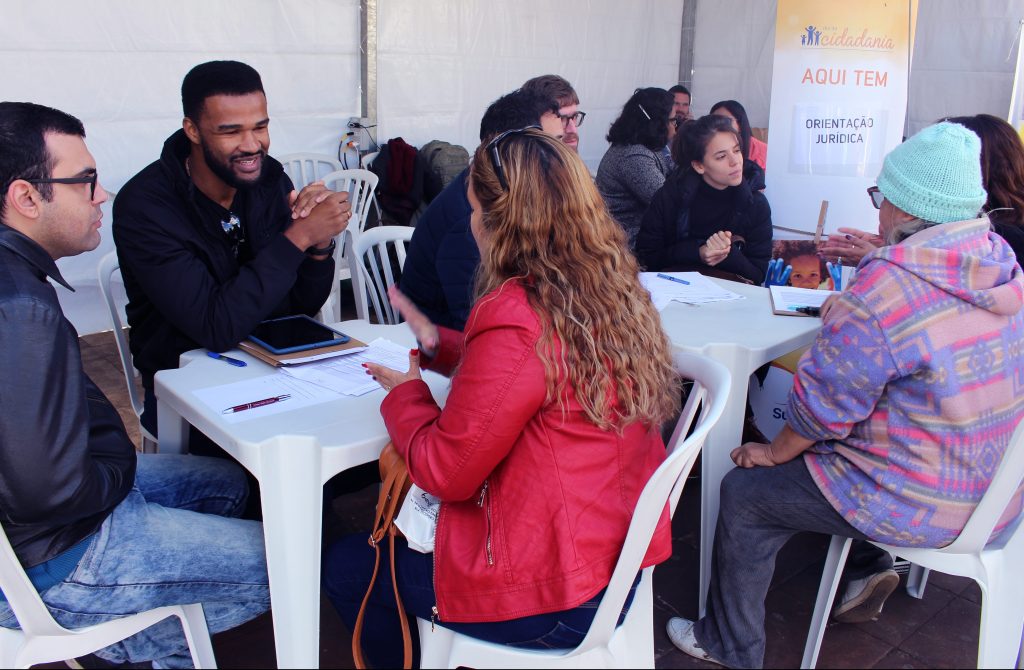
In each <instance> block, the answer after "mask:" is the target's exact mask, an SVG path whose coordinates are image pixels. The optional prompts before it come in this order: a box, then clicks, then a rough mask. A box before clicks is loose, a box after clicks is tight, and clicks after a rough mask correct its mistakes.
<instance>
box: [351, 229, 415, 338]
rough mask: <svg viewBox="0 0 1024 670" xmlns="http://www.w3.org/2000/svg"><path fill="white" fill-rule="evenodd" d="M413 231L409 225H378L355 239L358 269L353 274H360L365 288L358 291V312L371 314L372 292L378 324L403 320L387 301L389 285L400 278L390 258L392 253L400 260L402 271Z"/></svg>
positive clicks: (354, 246)
mask: <svg viewBox="0 0 1024 670" xmlns="http://www.w3.org/2000/svg"><path fill="white" fill-rule="evenodd" d="M412 230H413V229H412V228H409V227H408V226H377V227H376V228H370V229H369V230H366V231H363V232H361V233H359V234H358V237H356V238H355V241H354V242H353V244H352V256H353V263H354V265H355V266H356V267H357V268H358V270H359V272H358V273H355V271H354V270H353V277H355V275H356V274H359V275H360V277H361V280H362V284H363V287H364V290H361V291H359V292H357V293H356V294H355V297H356V311H357V312H359V313H360V314H368V313H369V308H368V306H367V295H369V297H370V300H371V301H372V303H373V311H374V314H376V315H377V321H378V322H379V323H387V324H394V323H400V322H401V316H400V315H399V313H398V310H396V309H395V308H394V307H392V306H391V302H390V301H389V300H388V288H390V287H391V286H393V285H394V284H395V283H397V281H398V277H396V276H395V273H394V270H393V268H392V266H391V259H392V254H393V255H394V258H395V259H396V260H397V261H398V269H399V270H401V269H402V268H403V267H404V266H405V255H406V250H407V249H408V247H409V240H411V239H412ZM353 286H354V284H353ZM360 310H361V311H360ZM361 318H367V317H361Z"/></svg>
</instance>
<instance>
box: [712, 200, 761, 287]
mask: <svg viewBox="0 0 1024 670" xmlns="http://www.w3.org/2000/svg"><path fill="white" fill-rule="evenodd" d="M737 223H738V224H739V225H737V226H736V232H737V233H739V234H740V235H743V237H744V239H745V240H746V241H745V243H744V244H743V248H742V250H741V249H739V248H738V247H737V246H736V245H735V244H734V245H733V248H732V251H730V252H729V255H728V256H726V258H725V260H723V261H722V262H721V263H719V264H718V265H717V266H715V267H716V268H717V269H719V270H725V271H727V272H734V273H736V274H738V275H742V276H744V277H746V278H747V279H749V280H750V281H752V282H754V283H755V284H761V283H763V282H764V277H765V274H766V273H767V272H768V262H769V261H770V260H771V259H772V210H771V207H770V206H769V205H768V200H767V199H766V198H765V197H764V194H762V193H760V192H757V191H755V192H754V193H753V194H752V198H751V203H750V206H749V207H748V208H747V209H746V211H745V212H744V213H743V214H742V220H741V221H739V222H737Z"/></svg>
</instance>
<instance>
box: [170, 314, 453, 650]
mask: <svg viewBox="0 0 1024 670" xmlns="http://www.w3.org/2000/svg"><path fill="white" fill-rule="evenodd" d="M337 327H338V328H339V329H340V330H342V331H343V332H345V333H347V334H349V335H351V336H353V337H356V338H358V339H360V340H362V341H364V342H370V341H371V340H373V339H375V338H377V337H384V338H387V339H389V340H391V341H393V342H396V343H398V344H402V345H406V346H410V347H412V346H415V340H414V338H413V336H412V333H411V332H410V331H409V329H408V327H407V326H405V325H404V324H402V325H397V326H383V325H371V324H369V323H367V322H365V321H345V322H343V323H341V324H339V325H338V326H337ZM229 355H230V356H232V357H236V358H240V359H242V360H245V361H246V362H247V363H248V366H247V367H244V368H237V367H234V366H232V365H227V364H225V363H224V362H223V361H217V360H214V359H211V358H209V357H207V356H205V355H202V353H201V352H200V355H198V356H196V355H193V354H185V355H183V356H182V364H183V367H181V368H178V369H176V370H164V371H161V372H158V373H157V374H156V395H157V400H158V405H157V406H158V410H157V411H158V418H159V425H160V451H161V452H163V453H174V452H178V453H181V452H183V451H184V448H185V446H186V445H187V442H188V425H189V424H192V425H193V426H195V427H196V428H198V429H199V430H200V431H202V432H203V433H205V434H206V435H207V436H208V437H209V438H210V439H212V440H213V441H214V442H216V443H217V444H218V445H220V446H221V447H222V448H223V449H224V450H225V451H227V452H228V453H229V454H231V455H232V456H233V457H234V458H235V459H237V460H238V462H239V463H241V464H242V465H243V466H244V467H245V468H246V469H248V470H249V471H250V472H251V473H252V474H253V476H255V477H256V479H257V480H258V481H259V483H260V500H261V501H262V503H263V533H264V542H265V544H266V551H267V571H268V574H269V578H270V599H271V604H272V608H273V618H274V642H275V644H276V647H277V666H278V667H279V668H316V667H318V666H319V662H320V656H319V648H320V544H321V536H320V532H321V524H320V520H321V513H322V504H323V485H324V483H325V482H326V481H327V480H328V479H330V478H331V477H333V476H334V475H336V474H338V473H339V472H341V471H343V470H345V469H347V468H351V467H355V466H357V465H361V464H363V463H368V462H370V461H373V460H375V459H376V458H377V456H378V454H379V453H380V450H381V449H382V448H383V447H384V445H385V444H386V443H387V440H388V435H387V430H386V429H385V427H384V422H383V420H382V419H381V416H380V403H381V401H382V400H383V399H384V395H385V394H384V391H383V389H379V390H376V391H373V392H372V393H368V394H366V395H362V396H346V397H343V398H340V399H338V400H336V401H331V402H328V403H322V404H318V405H313V406H309V407H303V408H299V409H296V410H293V411H289V412H282V413H280V414H274V415H271V416H266V417H262V418H258V419H253V420H250V421H242V422H239V423H235V424H231V423H227V422H226V421H224V420H223V418H222V416H221V415H220V413H218V412H215V411H214V410H211V409H210V408H209V407H207V406H206V405H205V404H204V403H203V402H202V401H201V400H199V399H198V398H197V397H196V396H195V395H194V394H193V391H195V390H197V389H202V388H207V387H210V386H218V385H220V384H227V383H231V382H236V381H240V380H242V379H247V378H253V377H260V376H263V375H268V374H274V373H275V371H274V369H273V368H272V367H270V366H269V365H267V364H265V363H262V362H261V361H259V360H257V359H255V358H253V357H251V356H249V355H247V354H245V353H243V352H241V351H239V350H235V351H232V352H230V354H229ZM423 378H424V380H425V381H426V382H427V384H428V385H429V386H430V387H431V390H432V392H433V394H434V397H435V398H437V399H438V401H439V402H443V401H444V398H445V397H447V394H448V380H447V379H445V378H444V377H441V376H440V375H437V374H434V373H431V372H424V373H423ZM371 521H372V520H371V519H369V518H367V528H369V524H370V522H371Z"/></svg>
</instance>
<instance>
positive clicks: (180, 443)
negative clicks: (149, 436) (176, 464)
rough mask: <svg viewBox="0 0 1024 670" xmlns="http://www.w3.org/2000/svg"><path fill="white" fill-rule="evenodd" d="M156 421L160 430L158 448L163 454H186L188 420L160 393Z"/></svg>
mask: <svg viewBox="0 0 1024 670" xmlns="http://www.w3.org/2000/svg"><path fill="white" fill-rule="evenodd" d="M156 422H157V428H158V430H159V431H160V435H159V442H158V444H159V447H158V448H159V452H160V453H161V454H184V453H186V452H187V451H188V421H185V419H183V418H181V415H180V414H178V412H176V411H175V410H174V408H173V407H171V406H170V405H168V404H167V403H165V402H163V401H162V400H160V397H159V395H158V396H157V401H156Z"/></svg>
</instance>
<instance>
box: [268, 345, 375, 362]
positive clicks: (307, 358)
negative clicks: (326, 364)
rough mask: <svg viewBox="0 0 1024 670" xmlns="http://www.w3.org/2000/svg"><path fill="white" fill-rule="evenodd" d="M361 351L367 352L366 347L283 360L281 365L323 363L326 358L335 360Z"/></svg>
mask: <svg viewBox="0 0 1024 670" xmlns="http://www.w3.org/2000/svg"><path fill="white" fill-rule="evenodd" d="M360 351H366V347H352V348H351V349H342V350H340V351H328V352H327V353H321V354H310V355H309V356H300V357H298V358H283V359H281V365H282V366H289V365H302V364H303V363H312V362H313V361H322V360H324V359H326V358H334V357H335V356H350V355H352V354H358V353H359V352H360Z"/></svg>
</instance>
